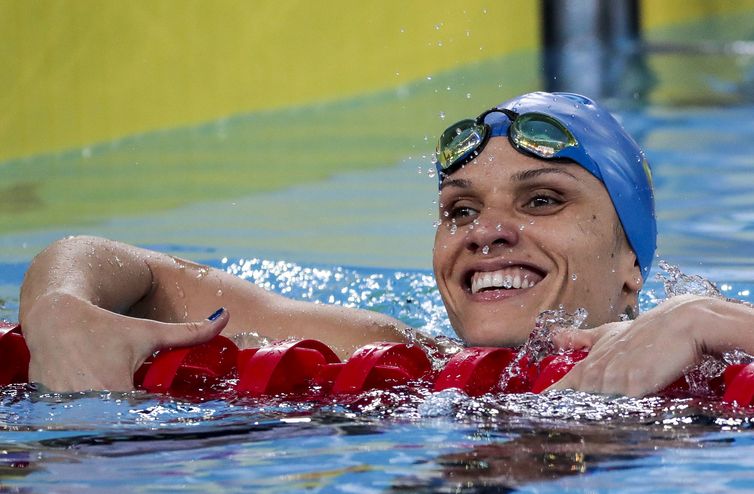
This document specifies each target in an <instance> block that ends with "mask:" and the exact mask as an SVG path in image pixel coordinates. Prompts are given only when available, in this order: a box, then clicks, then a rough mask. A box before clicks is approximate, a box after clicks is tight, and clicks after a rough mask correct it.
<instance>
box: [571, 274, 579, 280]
mask: <svg viewBox="0 0 754 494" xmlns="http://www.w3.org/2000/svg"><path fill="white" fill-rule="evenodd" d="M578 279H579V276H578V275H577V274H576V273H573V274H572V275H571V280H573V281H576V280H578Z"/></svg>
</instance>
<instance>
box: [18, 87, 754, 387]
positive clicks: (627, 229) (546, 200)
mask: <svg viewBox="0 0 754 494" xmlns="http://www.w3.org/2000/svg"><path fill="white" fill-rule="evenodd" d="M437 166H438V170H439V174H438V175H439V187H440V200H439V204H440V208H439V209H440V211H439V214H440V220H441V225H440V226H439V227H438V229H437V233H436V237H435V244H434V256H433V268H434V273H435V278H436V280H437V284H438V288H439V290H440V294H441V295H442V299H443V302H444V304H445V307H446V308H447V312H448V315H449V317H450V322H451V323H452V325H453V328H454V329H455V331H456V332H457V334H458V336H459V337H460V338H461V339H463V341H464V342H466V343H467V344H469V345H494V346H516V345H521V344H523V343H524V342H525V341H526V339H527V337H528V335H529V333H530V331H531V330H532V328H533V327H534V321H535V318H536V316H537V315H538V314H539V313H540V312H542V311H543V310H546V309H554V308H558V307H563V308H565V309H566V310H568V311H571V312H572V311H574V310H575V309H577V308H585V309H586V310H587V311H588V314H589V316H588V319H587V321H586V323H587V327H588V328H590V329H586V330H563V331H561V332H559V333H558V334H556V335H555V341H556V343H557V344H558V345H559V346H561V347H563V348H588V349H590V353H589V356H588V357H587V358H586V359H584V360H583V361H581V362H579V363H578V364H577V365H576V366H575V367H574V368H573V369H572V370H571V371H570V372H569V373H568V374H567V375H566V376H565V377H564V378H563V379H562V380H561V381H559V382H558V383H556V384H555V385H554V386H553V388H559V389H565V388H571V389H577V390H582V391H588V392H596V393H609V394H622V395H629V396H643V395H646V394H650V393H652V392H655V391H658V390H660V389H662V388H664V387H665V386H666V385H668V384H670V383H671V382H672V381H674V380H675V379H676V378H677V377H679V376H680V375H681V373H682V372H683V371H684V370H685V369H687V368H688V367H689V366H691V365H693V364H695V363H697V362H699V361H700V360H701V358H702V356H703V355H704V354H714V355H717V354H721V353H723V352H726V351H730V350H734V349H741V350H743V351H745V352H748V353H751V354H754V309H752V308H750V307H747V306H745V305H742V304H736V303H732V302H726V301H723V300H719V299H713V298H705V297H698V296H678V297H673V298H672V299H670V300H668V301H666V302H664V303H662V304H661V305H659V306H658V307H656V308H654V309H652V310H650V311H648V312H646V313H644V314H641V315H638V317H636V316H637V314H638V294H639V291H640V290H641V288H642V285H643V283H644V281H645V279H646V277H647V275H648V273H649V268H650V265H651V262H652V259H653V257H654V251H655V245H656V225H655V215H654V200H653V196H652V179H651V171H650V168H649V165H648V163H647V162H646V160H645V159H644V156H643V153H642V152H641V150H640V149H639V147H638V146H637V145H636V143H635V142H634V141H633V139H631V137H630V136H628V134H627V133H626V132H625V131H624V130H623V128H622V127H621V126H620V124H619V123H618V122H617V121H616V120H615V119H614V118H613V117H612V116H611V115H610V114H609V112H608V111H607V110H606V109H604V108H603V107H601V106H599V105H598V104H597V103H595V102H594V101H591V100H589V99H587V98H585V97H583V96H578V95H573V94H566V93H555V94H548V93H531V94H526V95H523V96H520V97H517V98H514V99H512V100H510V101H508V102H506V103H503V104H501V105H500V106H498V107H496V108H494V109H492V110H489V111H487V112H484V113H482V114H481V115H480V116H479V117H477V118H474V119H468V120H463V121H461V122H458V123H456V124H454V125H452V126H450V127H449V128H448V129H447V130H446V131H445V132H444V133H443V134H442V135H441V138H440V142H439V144H438V165H437ZM20 299H21V300H20V310H19V313H20V322H21V324H22V326H23V329H24V334H25V338H26V341H27V344H28V345H29V348H30V351H31V362H30V367H29V377H30V379H31V380H32V381H36V382H40V383H42V384H44V385H46V386H47V387H48V388H50V389H52V390H56V391H71V390H85V389H109V390H118V391H120V390H130V389H133V374H134V372H135V371H136V370H137V369H138V368H139V367H140V366H141V364H142V363H143V362H144V360H145V359H146V358H148V357H149V356H150V355H151V354H152V353H153V352H154V351H156V350H159V349H163V348H168V347H179V346H186V345H194V344H198V343H201V342H204V341H206V340H208V339H210V338H212V337H213V336H214V335H216V334H218V333H222V334H223V335H225V336H229V337H231V338H232V337H234V336H236V337H239V335H240V336H244V335H246V334H247V333H248V332H249V331H250V330H253V331H255V332H257V333H259V334H262V335H264V336H265V337H268V338H271V339H281V338H287V337H295V338H315V339H319V340H321V341H323V342H325V343H326V344H328V345H330V346H331V347H333V348H335V349H336V350H337V351H338V352H339V353H340V354H341V356H347V355H349V354H350V353H351V352H352V351H353V350H355V349H356V348H358V347H360V346H362V345H364V344H367V343H370V342H373V341H406V340H407V338H409V335H408V334H407V331H406V329H407V328H405V325H404V324H403V323H401V322H400V321H397V320H395V319H392V318H390V317H388V316H386V315H382V314H377V313H373V312H369V311H364V310H358V309H349V308H343V307H336V306H327V305H321V304H311V303H307V302H302V301H295V300H290V299H287V298H285V297H282V296H280V295H277V294H274V293H271V292H268V291H266V290H264V289H262V288H261V287H258V286H255V285H253V284H251V283H248V282H246V281H243V280H241V279H239V278H237V277H235V276H233V275H231V274H229V273H226V272H224V271H221V270H217V269H211V268H208V267H206V266H201V265H198V264H195V263H192V262H189V261H185V260H181V259H177V258H173V257H171V256H168V255H165V254H162V253H158V252H153V251H149V250H145V249H141V248H137V247H133V246H130V245H126V244H122V243H119V242H115V241H110V240H105V239H101V238H95V237H72V238H67V239H63V240H60V241H57V242H55V243H53V244H52V245H50V246H49V247H48V248H47V249H45V250H44V251H43V252H41V253H40V254H39V255H38V256H37V257H36V258H35V259H34V260H33V261H32V263H31V266H30V267H29V270H28V272H27V273H26V277H25V279H24V283H23V285H22V287H21V297H20ZM218 307H222V309H219V310H218ZM210 314H211V316H209V317H208V315H210ZM427 340H428V341H430V340H431V339H429V338H427Z"/></svg>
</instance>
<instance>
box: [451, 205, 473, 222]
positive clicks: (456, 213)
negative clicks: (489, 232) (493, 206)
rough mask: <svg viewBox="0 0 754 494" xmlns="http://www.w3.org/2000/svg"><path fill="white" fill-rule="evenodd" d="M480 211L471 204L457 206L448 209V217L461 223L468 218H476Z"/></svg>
mask: <svg viewBox="0 0 754 494" xmlns="http://www.w3.org/2000/svg"><path fill="white" fill-rule="evenodd" d="M478 214H479V211H477V210H476V209H474V208H472V207H469V206H456V207H452V208H450V209H449V210H448V216H447V217H448V219H451V220H455V221H456V223H461V222H463V221H464V220H467V219H473V218H476V216H477V215H478Z"/></svg>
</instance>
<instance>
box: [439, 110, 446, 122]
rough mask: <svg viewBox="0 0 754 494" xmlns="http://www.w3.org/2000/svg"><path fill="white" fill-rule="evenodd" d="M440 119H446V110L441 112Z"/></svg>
mask: <svg viewBox="0 0 754 494" xmlns="http://www.w3.org/2000/svg"><path fill="white" fill-rule="evenodd" d="M440 120H445V112H444V111H441V112H440Z"/></svg>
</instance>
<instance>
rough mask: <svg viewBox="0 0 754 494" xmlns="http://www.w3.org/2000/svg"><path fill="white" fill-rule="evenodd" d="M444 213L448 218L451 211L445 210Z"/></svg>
mask: <svg viewBox="0 0 754 494" xmlns="http://www.w3.org/2000/svg"><path fill="white" fill-rule="evenodd" d="M442 215H443V216H445V217H446V218H447V217H448V216H450V212H449V211H443V212H442Z"/></svg>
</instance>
